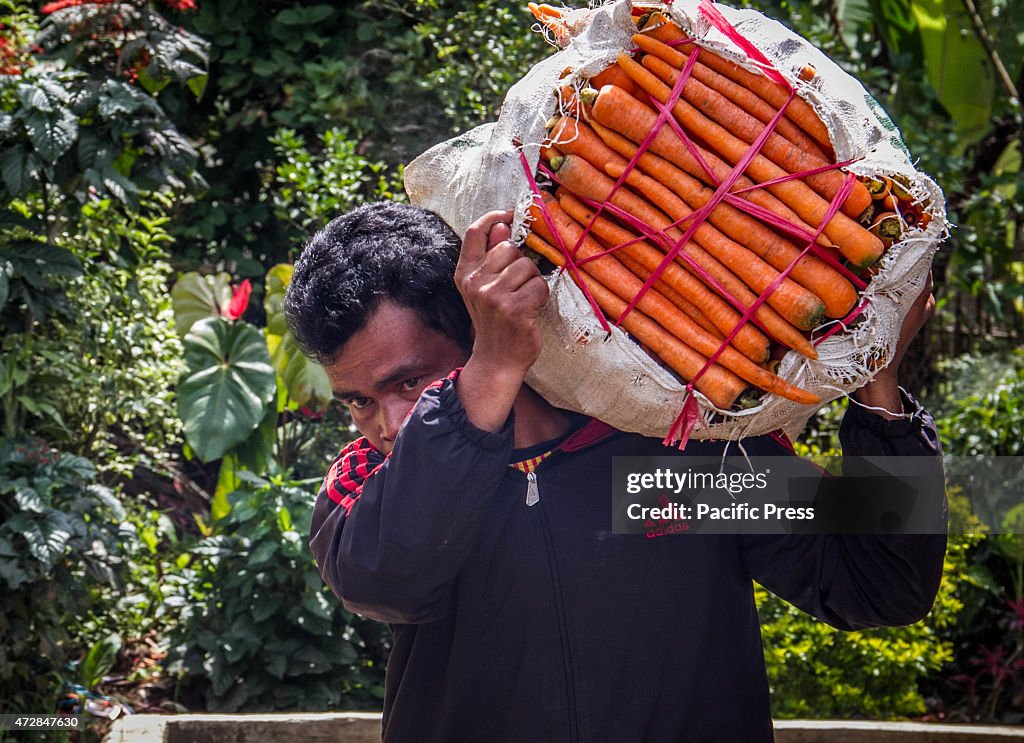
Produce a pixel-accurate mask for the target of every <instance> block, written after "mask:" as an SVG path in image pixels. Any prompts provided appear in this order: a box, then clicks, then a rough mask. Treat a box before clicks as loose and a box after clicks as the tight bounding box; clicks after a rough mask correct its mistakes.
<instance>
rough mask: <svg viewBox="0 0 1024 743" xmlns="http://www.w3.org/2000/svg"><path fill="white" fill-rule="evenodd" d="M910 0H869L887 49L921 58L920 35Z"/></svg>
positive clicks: (894, 52) (893, 52)
mask: <svg viewBox="0 0 1024 743" xmlns="http://www.w3.org/2000/svg"><path fill="white" fill-rule="evenodd" d="M911 5H912V3H911V0H871V9H872V10H873V11H874V13H875V18H876V19H877V22H878V27H879V30H880V31H881V33H882V36H883V38H884V39H885V43H886V46H888V47H889V51H890V52H891V53H892V54H894V55H896V54H909V55H910V56H911V57H913V58H915V59H920V58H921V35H920V34H919V33H918V29H917V19H916V18H915V17H914V12H913V8H912V7H911Z"/></svg>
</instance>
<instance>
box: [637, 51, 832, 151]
mask: <svg viewBox="0 0 1024 743" xmlns="http://www.w3.org/2000/svg"><path fill="white" fill-rule="evenodd" d="M633 43H634V44H636V45H637V46H638V47H639V48H640V49H641V50H642V51H644V52H647V53H648V54H653V55H654V56H656V57H658V58H659V59H661V60H664V61H665V62H667V63H668V64H670V65H672V66H673V67H675V68H677V69H682V68H683V67H684V66H685V65H686V62H687V60H689V54H687V53H686V48H685V47H682V48H679V49H677V48H675V47H671V46H669V45H668V44H663V43H662V42H660V41H658V40H657V39H656V38H654V37H653V36H649V35H647V34H635V35H634V36H633ZM701 53H702V54H703V52H701ZM699 59H700V57H698V60H699ZM656 74H657V73H656ZM690 74H692V75H693V76H694V77H695V78H697V79H698V80H700V81H701V82H702V83H704V84H705V85H707V86H708V87H709V88H713V89H715V90H717V91H718V92H719V93H721V94H722V95H724V96H725V97H726V98H728V99H729V100H730V101H732V102H733V103H735V104H736V105H737V106H739V107H740V108H742V109H743V110H744V111H746V112H747V113H748V114H750V115H751V116H753V117H754V118H756V119H757V120H758V121H761V122H763V123H765V124H767V123H768V122H769V121H771V120H772V119H774V118H775V114H776V113H777V110H776V109H774V108H772V107H771V106H770V105H768V104H767V103H765V102H764V101H763V100H761V98H759V97H758V96H757V95H756V94H755V93H752V92H751V91H749V90H747V89H746V88H744V87H743V86H742V85H737V84H736V83H734V82H733V81H732V80H730V79H729V78H727V77H725V75H721V74H719V73H717V72H715V71H714V70H712V69H711V68H710V67H708V66H707V65H706V64H704V63H703V62H700V61H698V62H697V63H696V64H694V65H693V68H692V72H691V73H690ZM627 77H628V75H627ZM662 79H663V80H664V79H665V78H662ZM666 82H669V81H667V80H666ZM674 83H675V81H674V80H672V81H671V82H670V83H669V84H674ZM775 131H777V132H778V133H779V134H781V135H782V136H783V137H785V138H786V139H788V140H789V141H790V142H792V143H793V144H795V145H796V146H798V147H800V148H801V149H803V150H805V151H806V152H808V153H810V154H811V155H814V156H816V157H818V158H820V159H822V160H824V161H828V162H831V158H830V156H829V155H828V154H827V153H826V152H825V151H824V150H823V149H822V148H821V147H819V146H818V143H817V142H815V141H814V139H812V138H811V137H810V136H809V135H808V134H807V133H806V132H804V130H803V129H801V128H800V127H798V126H797V125H796V124H794V123H793V122H792V121H790V120H789V119H787V118H786V117H785V116H783V117H782V118H781V119H779V121H778V123H777V124H776V125H775Z"/></svg>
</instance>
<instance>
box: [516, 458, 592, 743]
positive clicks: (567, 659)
mask: <svg viewBox="0 0 1024 743" xmlns="http://www.w3.org/2000/svg"><path fill="white" fill-rule="evenodd" d="M531 497H532V498H533V499H534V500H533V501H532V502H531ZM539 502H540V491H539V488H538V487H537V474H536V473H535V472H530V473H529V474H527V476H526V505H528V506H532V505H535V504H537V503H539ZM537 513H538V514H539V515H540V523H541V531H542V532H543V533H544V549H545V551H546V552H547V557H548V564H549V566H550V568H551V586H552V590H553V592H554V594H555V613H556V615H557V617H558V639H559V641H560V642H561V645H562V665H563V669H564V672H565V693H566V696H567V698H568V708H569V738H568V740H569V742H570V743H572V742H573V741H578V740H579V739H580V723H579V719H578V715H579V711H578V709H577V706H576V681H575V677H574V674H573V671H572V666H573V663H572V651H571V649H570V647H569V627H568V621H567V619H566V616H565V603H564V601H563V598H562V584H561V580H560V578H559V576H558V564H557V562H555V542H554V539H553V537H552V535H551V527H550V525H549V524H548V518H547V513H546V512H545V510H544V506H543V505H541V506H540V508H538V509H537Z"/></svg>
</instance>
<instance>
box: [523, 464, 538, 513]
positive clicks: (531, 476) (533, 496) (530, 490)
mask: <svg viewBox="0 0 1024 743" xmlns="http://www.w3.org/2000/svg"><path fill="white" fill-rule="evenodd" d="M538 501H540V491H539V490H537V473H536V472H528V473H526V505H528V506H535V505H537V503H538Z"/></svg>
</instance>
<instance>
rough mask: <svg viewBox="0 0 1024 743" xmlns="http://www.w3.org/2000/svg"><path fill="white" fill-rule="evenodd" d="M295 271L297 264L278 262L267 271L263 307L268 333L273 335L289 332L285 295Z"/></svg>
mask: <svg viewBox="0 0 1024 743" xmlns="http://www.w3.org/2000/svg"><path fill="white" fill-rule="evenodd" d="M293 273H295V266H293V265H291V264H290V263H278V264H277V265H276V266H274V267H273V268H271V269H270V270H269V271H267V279H266V282H265V286H264V290H263V291H264V295H263V309H264V310H266V312H267V333H268V334H271V335H284V334H285V333H286V332H288V326H287V325H286V324H285V321H284V312H283V311H282V310H283V307H284V295H285V292H286V291H287V290H288V285H289V284H290V283H291V282H292V274H293Z"/></svg>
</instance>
